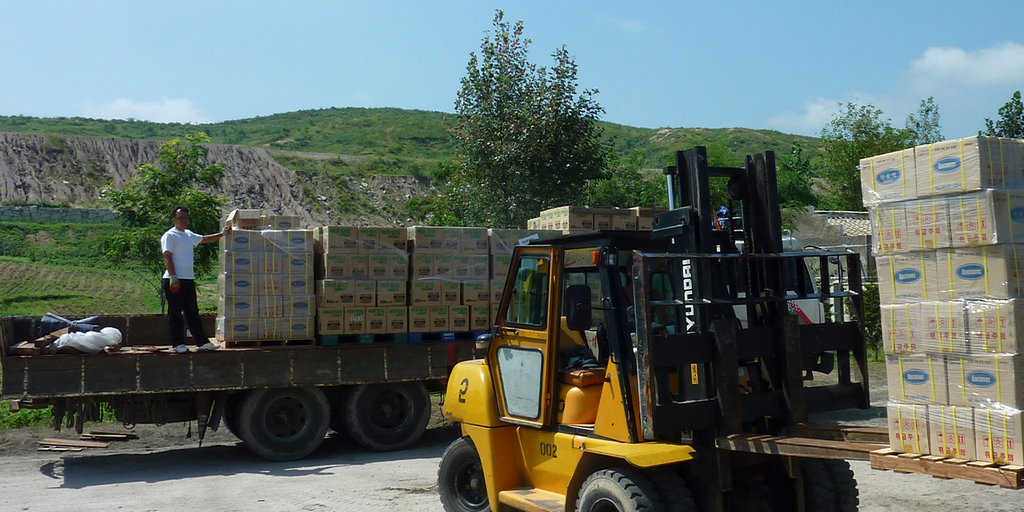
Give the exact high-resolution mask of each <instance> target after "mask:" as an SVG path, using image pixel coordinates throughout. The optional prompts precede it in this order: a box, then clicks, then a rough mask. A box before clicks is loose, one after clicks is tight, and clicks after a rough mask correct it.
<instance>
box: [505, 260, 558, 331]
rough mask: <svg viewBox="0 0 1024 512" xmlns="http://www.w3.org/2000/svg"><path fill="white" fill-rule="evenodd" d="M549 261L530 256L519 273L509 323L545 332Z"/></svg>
mask: <svg viewBox="0 0 1024 512" xmlns="http://www.w3.org/2000/svg"><path fill="white" fill-rule="evenodd" d="M548 271H549V263H548V260H547V258H540V257H532V256H526V257H523V258H522V259H520V260H519V265H518V266H517V268H516V270H515V276H516V278H515V281H513V283H512V293H511V294H510V297H509V301H508V307H507V309H505V323H506V324H508V325H510V326H515V327H524V328H527V329H537V330H541V329H544V327H545V324H546V321H547V311H548Z"/></svg>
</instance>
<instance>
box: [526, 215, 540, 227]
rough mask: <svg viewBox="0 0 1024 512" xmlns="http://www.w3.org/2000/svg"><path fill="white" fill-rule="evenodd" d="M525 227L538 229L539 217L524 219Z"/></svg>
mask: <svg viewBox="0 0 1024 512" xmlns="http://www.w3.org/2000/svg"><path fill="white" fill-rule="evenodd" d="M526 229H540V217H534V218H532V219H530V220H528V221H526Z"/></svg>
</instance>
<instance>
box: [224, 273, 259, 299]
mask: <svg viewBox="0 0 1024 512" xmlns="http://www.w3.org/2000/svg"><path fill="white" fill-rule="evenodd" d="M217 291H218V295H220V296H223V297H239V296H251V295H261V294H262V293H263V292H264V276H263V274H227V273H224V274H218V275H217ZM271 295H272V294H271Z"/></svg>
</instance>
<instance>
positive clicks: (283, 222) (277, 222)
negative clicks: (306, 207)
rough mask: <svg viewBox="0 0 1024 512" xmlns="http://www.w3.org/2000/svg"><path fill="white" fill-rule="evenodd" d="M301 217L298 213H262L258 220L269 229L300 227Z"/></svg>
mask: <svg viewBox="0 0 1024 512" xmlns="http://www.w3.org/2000/svg"><path fill="white" fill-rule="evenodd" d="M301 223H302V218H301V217H299V216H298V215H264V216H263V219H262V221H261V222H260V224H261V225H263V226H268V227H269V228H270V229H300V228H301V227H302V226H301V225H300V224H301Z"/></svg>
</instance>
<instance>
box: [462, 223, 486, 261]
mask: <svg viewBox="0 0 1024 512" xmlns="http://www.w3.org/2000/svg"><path fill="white" fill-rule="evenodd" d="M461 246H462V253H463V254H483V255H486V254H487V253H488V251H489V249H490V237H489V236H488V234H487V228H462V242H461Z"/></svg>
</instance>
